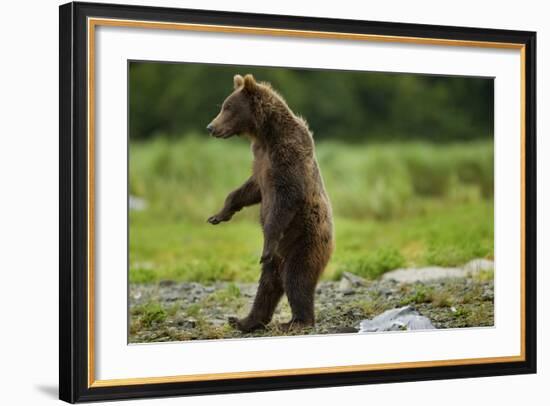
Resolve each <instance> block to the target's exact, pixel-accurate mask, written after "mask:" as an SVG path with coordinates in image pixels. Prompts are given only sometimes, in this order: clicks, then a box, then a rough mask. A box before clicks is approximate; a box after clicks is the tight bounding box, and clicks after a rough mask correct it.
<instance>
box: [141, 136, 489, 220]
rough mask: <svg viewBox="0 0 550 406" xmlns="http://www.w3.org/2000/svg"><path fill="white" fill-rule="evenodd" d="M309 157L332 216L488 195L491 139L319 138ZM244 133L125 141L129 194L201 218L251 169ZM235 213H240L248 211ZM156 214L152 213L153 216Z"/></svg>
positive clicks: (402, 212)
mask: <svg viewBox="0 0 550 406" xmlns="http://www.w3.org/2000/svg"><path fill="white" fill-rule="evenodd" d="M316 149H317V157H318V160H319V164H320V167H321V171H322V173H323V177H324V179H325V183H326V187H327V190H328V193H329V196H330V199H331V201H332V205H333V208H334V213H335V216H342V217H347V218H356V219H363V218H374V219H392V218H399V217H403V216H407V215H411V214H415V213H421V212H425V211H426V210H428V209H429V208H430V207H431V206H432V205H433V204H434V203H440V204H456V203H465V202H475V201H479V200H482V199H491V198H492V195H493V145H492V143H491V142H486V141H484V142H471V143H462V144H451V145H433V144H428V143H419V142H414V143H399V144H375V145H350V144H343V143H338V142H327V141H326V142H320V143H319V144H318V145H317V147H316ZM251 162H252V154H251V152H250V147H249V145H248V143H247V142H246V141H245V140H242V139H232V140H229V141H221V140H215V139H211V138H208V137H206V136H202V137H198V136H190V137H189V136H188V137H185V138H182V139H181V140H180V141H176V142H175V141H174V140H173V139H172V140H170V141H167V140H165V139H163V138H157V139H155V140H154V141H150V142H146V143H132V144H131V146H130V193H131V194H133V195H136V196H139V197H142V198H145V199H146V200H147V202H148V204H149V210H150V211H151V212H152V213H154V214H155V215H156V216H160V217H161V218H167V219H168V218H170V219H173V220H178V219H185V220H186V221H204V220H205V219H206V217H208V216H209V215H210V214H213V213H214V212H216V211H217V210H218V209H219V208H220V207H221V205H222V203H223V200H224V198H225V196H226V194H227V193H228V192H230V191H231V190H232V189H233V188H235V187H238V186H239V185H240V184H242V183H243V182H244V181H245V180H246V179H247V178H248V177H249V176H250V172H251ZM255 215H256V214H255V212H254V210H252V214H250V213H249V214H242V215H241V214H240V215H239V217H240V218H245V219H246V218H252V216H255ZM157 218H158V217H157Z"/></svg>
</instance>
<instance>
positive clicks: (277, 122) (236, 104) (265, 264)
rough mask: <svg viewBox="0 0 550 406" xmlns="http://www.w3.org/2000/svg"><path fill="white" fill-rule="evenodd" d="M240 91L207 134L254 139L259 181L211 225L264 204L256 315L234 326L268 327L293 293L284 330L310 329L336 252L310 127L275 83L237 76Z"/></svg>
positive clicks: (236, 194)
mask: <svg viewBox="0 0 550 406" xmlns="http://www.w3.org/2000/svg"><path fill="white" fill-rule="evenodd" d="M234 87H235V90H234V91H233V93H232V94H231V95H229V97H228V98H227V99H226V100H225V101H224V103H223V105H222V109H221V111H220V113H219V114H218V116H217V117H216V118H215V119H214V120H213V121H212V123H210V124H209V125H208V126H207V129H208V131H209V132H210V133H211V134H212V135H213V136H215V137H218V138H229V137H231V136H233V135H236V134H242V135H246V136H248V137H249V138H250V140H251V142H252V152H253V154H254V164H253V170H252V176H251V177H250V179H248V180H247V181H246V182H245V183H244V184H243V185H242V186H241V187H240V188H238V189H236V190H234V191H233V192H231V193H230V194H229V195H228V196H227V198H226V200H225V204H224V207H223V208H222V209H221V210H220V212H219V213H218V214H216V215H214V216H212V217H210V218H209V219H208V222H210V223H211V224H218V223H220V222H223V221H229V220H230V219H231V217H232V216H233V215H234V214H235V213H236V212H238V211H239V210H241V209H242V208H243V207H246V206H250V205H253V204H257V203H261V211H260V220H261V224H262V228H263V234H264V247H263V253H262V257H261V260H260V263H261V264H262V274H261V277H260V284H259V287H258V292H257V294H256V298H255V300H254V304H253V306H252V309H251V311H250V314H249V315H248V316H247V317H245V318H244V319H241V320H236V319H232V320H230V322H231V323H232V324H233V325H234V326H236V327H237V328H239V329H240V330H241V331H243V332H247V331H252V330H254V329H257V328H261V327H264V326H265V325H266V324H268V323H269V322H270V321H271V318H272V316H273V312H274V311H275V308H276V306H277V303H278V302H279V300H280V299H281V296H282V295H283V293H286V295H287V297H288V301H289V304H290V307H291V309H292V319H291V320H290V322H289V323H287V324H285V325H284V326H283V328H294V327H301V326H311V325H313V324H314V321H315V316H314V307H313V299H314V294H315V286H316V284H317V281H318V279H319V276H320V275H321V273H322V272H323V270H324V268H325V266H326V264H327V262H328V260H329V258H330V256H331V253H332V250H333V238H332V211H331V207H330V202H329V199H328V196H327V194H326V192H325V188H324V185H323V180H322V178H321V173H320V171H319V166H318V164H317V160H316V158H315V152H314V143H313V138H312V135H311V132H310V131H309V129H308V126H307V123H306V122H305V121H304V120H303V119H302V118H300V117H297V116H296V115H294V113H293V112H292V111H291V110H290V108H289V107H288V106H287V104H286V102H285V101H284V100H283V98H282V97H281V96H280V95H279V94H277V93H276V92H275V91H274V90H273V89H272V88H271V86H270V85H269V84H267V83H258V82H256V81H255V80H254V78H253V77H252V75H246V76H245V77H244V78H243V77H242V76H240V75H236V76H235V78H234Z"/></svg>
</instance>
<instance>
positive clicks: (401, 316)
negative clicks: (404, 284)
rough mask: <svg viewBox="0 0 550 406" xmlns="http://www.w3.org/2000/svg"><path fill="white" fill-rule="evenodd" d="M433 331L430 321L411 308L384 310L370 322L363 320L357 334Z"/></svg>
mask: <svg viewBox="0 0 550 406" xmlns="http://www.w3.org/2000/svg"><path fill="white" fill-rule="evenodd" d="M433 329H435V327H434V325H433V324H432V322H431V321H430V319H428V318H427V317H424V316H421V315H420V314H419V313H418V312H417V311H416V310H414V309H413V308H412V307H411V306H405V307H401V308H398V309H391V310H386V311H385V312H384V313H382V314H379V315H378V316H376V317H375V318H373V319H372V320H368V319H367V320H363V321H361V323H360V324H359V333H373V332H377V331H399V330H433Z"/></svg>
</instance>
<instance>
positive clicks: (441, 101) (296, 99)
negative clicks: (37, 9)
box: [129, 62, 493, 142]
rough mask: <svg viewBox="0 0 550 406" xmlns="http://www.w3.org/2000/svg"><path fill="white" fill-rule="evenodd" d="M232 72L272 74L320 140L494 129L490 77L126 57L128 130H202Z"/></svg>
mask: <svg viewBox="0 0 550 406" xmlns="http://www.w3.org/2000/svg"><path fill="white" fill-rule="evenodd" d="M236 73H240V74H245V73H252V74H253V75H254V76H255V77H256V79H257V80H259V81H267V82H270V83H271V84H272V85H273V87H274V88H275V89H277V90H278V91H279V92H280V93H281V94H282V95H283V96H284V98H285V99H286V100H287V102H288V104H289V105H290V107H291V108H292V109H293V111H294V112H295V113H296V114H299V115H301V116H303V117H304V118H306V119H307V121H308V122H309V124H310V127H311V129H312V130H313V132H314V134H315V137H316V139H318V140H321V139H329V138H330V139H339V140H342V141H346V142H360V141H364V140H367V141H372V140H374V141H386V140H409V139H419V140H429V141H433V142H450V141H461V140H472V139H478V138H487V137H492V134H493V80H492V79H485V78H465V77H446V76H429V75H417V74H395V73H377V72H350V71H324V70H301V69H287V68H258V67H242V66H222V65H204V64H169V63H147V62H132V63H131V65H130V83H129V86H130V136H131V138H132V139H148V138H150V137H154V136H157V135H164V136H168V137H181V136H184V135H186V134H189V133H198V134H201V133H204V134H205V136H206V132H205V130H204V127H205V126H206V124H207V123H208V122H209V121H210V120H211V119H212V118H213V117H214V116H215V114H217V112H218V110H219V107H220V104H221V103H222V102H223V100H224V98H225V97H226V96H227V95H228V94H229V93H230V91H231V90H232V78H233V75H235V74H236Z"/></svg>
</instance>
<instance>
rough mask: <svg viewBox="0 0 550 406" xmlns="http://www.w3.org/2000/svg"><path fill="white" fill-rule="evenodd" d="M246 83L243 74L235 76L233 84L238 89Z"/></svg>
mask: <svg viewBox="0 0 550 406" xmlns="http://www.w3.org/2000/svg"><path fill="white" fill-rule="evenodd" d="M243 84H244V79H243V77H242V76H241V75H235V76H233V86H234V88H235V89H238V88H239V87H241V86H242V85H243Z"/></svg>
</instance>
